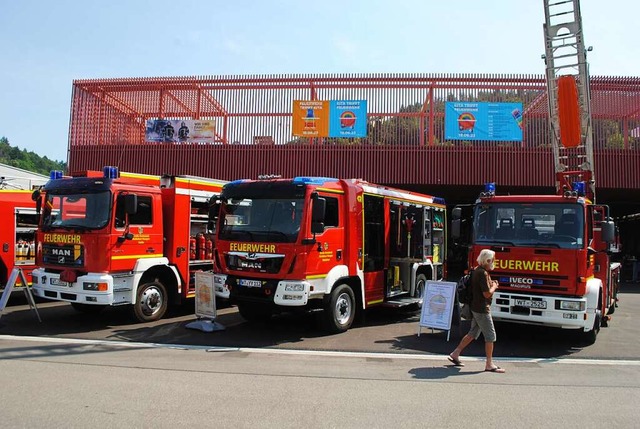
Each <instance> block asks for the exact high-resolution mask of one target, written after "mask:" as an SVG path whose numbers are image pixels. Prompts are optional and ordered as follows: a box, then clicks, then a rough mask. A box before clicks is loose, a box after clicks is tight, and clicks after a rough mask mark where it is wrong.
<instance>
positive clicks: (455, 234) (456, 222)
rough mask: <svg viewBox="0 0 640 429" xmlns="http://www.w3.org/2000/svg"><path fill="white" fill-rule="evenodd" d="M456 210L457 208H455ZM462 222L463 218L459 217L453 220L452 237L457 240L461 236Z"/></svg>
mask: <svg viewBox="0 0 640 429" xmlns="http://www.w3.org/2000/svg"><path fill="white" fill-rule="evenodd" d="M454 211H455V209H454ZM460 224H461V220H460V218H458V219H453V220H452V221H451V237H452V238H453V239H454V240H457V239H458V238H460V236H461V232H460Z"/></svg>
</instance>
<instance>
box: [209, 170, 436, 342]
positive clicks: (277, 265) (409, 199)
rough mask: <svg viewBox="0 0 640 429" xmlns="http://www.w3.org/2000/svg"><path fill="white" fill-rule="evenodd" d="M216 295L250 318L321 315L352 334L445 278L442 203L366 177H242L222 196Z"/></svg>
mask: <svg viewBox="0 0 640 429" xmlns="http://www.w3.org/2000/svg"><path fill="white" fill-rule="evenodd" d="M221 200H222V204H221V209H220V216H219V222H220V223H219V225H218V228H217V237H216V243H217V248H216V251H215V255H216V259H215V260H216V272H217V274H216V276H215V285H216V293H217V294H218V296H222V297H229V298H230V299H231V301H232V302H234V303H236V304H237V305H238V307H239V310H240V313H241V314H242V315H243V316H244V317H245V318H247V319H249V320H252V319H260V318H265V317H269V316H270V315H271V314H272V313H273V312H277V311H283V310H293V309H324V310H325V312H324V314H325V317H324V320H325V322H326V324H327V328H328V329H329V330H330V331H333V332H340V331H344V330H346V329H348V328H349V327H350V326H351V323H352V322H353V319H354V317H355V315H356V313H357V312H360V311H361V310H364V309H366V308H369V307H372V306H376V305H391V306H401V305H408V304H411V303H414V304H419V303H421V300H422V295H423V293H424V288H425V283H426V281H436V280H441V279H442V278H444V277H445V275H446V272H445V271H446V264H445V256H446V254H447V253H446V233H445V225H446V218H445V216H446V210H445V203H444V200H442V199H439V198H437V197H432V196H429V195H422V194H417V193H413V192H408V191H403V190H399V189H393V188H388V187H383V186H378V185H374V184H370V183H367V182H365V181H362V180H355V179H349V180H339V179H331V178H321V177H298V178H293V179H268V180H241V181H235V182H231V183H229V184H227V185H226V186H225V187H224V188H223V191H222V195H221Z"/></svg>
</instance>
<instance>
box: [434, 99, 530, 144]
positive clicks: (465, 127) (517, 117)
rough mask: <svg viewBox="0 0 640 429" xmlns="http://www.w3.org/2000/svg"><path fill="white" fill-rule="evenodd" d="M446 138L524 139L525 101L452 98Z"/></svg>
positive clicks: (448, 103) (448, 111) (446, 124)
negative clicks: (503, 101) (471, 100)
mask: <svg viewBox="0 0 640 429" xmlns="http://www.w3.org/2000/svg"><path fill="white" fill-rule="evenodd" d="M444 111H445V114H444V134H445V139H446V140H487V141H522V103H488V102H466V101H449V102H446V103H445V107H444Z"/></svg>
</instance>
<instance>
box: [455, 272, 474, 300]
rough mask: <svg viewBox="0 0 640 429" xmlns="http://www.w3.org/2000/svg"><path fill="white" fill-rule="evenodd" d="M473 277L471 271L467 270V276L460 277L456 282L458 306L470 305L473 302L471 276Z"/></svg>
mask: <svg viewBox="0 0 640 429" xmlns="http://www.w3.org/2000/svg"><path fill="white" fill-rule="evenodd" d="M472 275H473V269H471V270H469V272H468V273H467V274H465V275H464V276H462V278H460V280H458V287H457V289H458V301H460V304H471V301H472V300H473V292H472V290H471V276H472Z"/></svg>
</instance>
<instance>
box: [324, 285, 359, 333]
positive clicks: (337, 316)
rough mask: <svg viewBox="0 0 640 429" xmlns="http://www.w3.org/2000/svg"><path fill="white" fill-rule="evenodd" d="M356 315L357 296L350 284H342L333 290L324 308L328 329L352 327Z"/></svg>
mask: <svg viewBox="0 0 640 429" xmlns="http://www.w3.org/2000/svg"><path fill="white" fill-rule="evenodd" d="M355 315H356V298H355V295H354V294H353V290H352V289H351V287H350V286H349V285H346V284H341V285H339V286H336V287H335V288H334V289H333V291H332V292H331V298H330V299H329V303H328V304H327V305H326V306H325V308H324V318H325V322H326V325H327V330H328V331H329V332H331V333H336V334H337V333H340V332H344V331H346V330H347V329H349V328H350V327H351V324H352V323H353V319H354V318H355Z"/></svg>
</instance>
